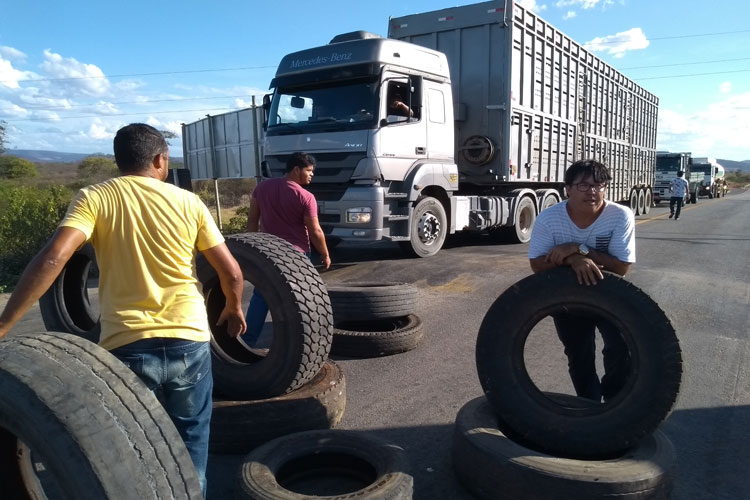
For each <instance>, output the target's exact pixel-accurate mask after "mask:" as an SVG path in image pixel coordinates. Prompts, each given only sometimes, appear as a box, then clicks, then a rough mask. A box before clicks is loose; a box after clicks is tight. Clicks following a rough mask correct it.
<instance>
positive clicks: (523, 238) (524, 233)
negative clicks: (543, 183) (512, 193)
mask: <svg viewBox="0 0 750 500" xmlns="http://www.w3.org/2000/svg"><path fill="white" fill-rule="evenodd" d="M534 222H536V206H535V205H534V201H533V200H532V199H531V198H529V197H528V196H524V197H523V198H521V199H520V200H518V205H516V211H515V213H514V220H513V230H514V232H513V234H512V236H513V239H514V241H515V242H516V243H528V242H529V240H530V239H531V230H532V228H533V227H534Z"/></svg>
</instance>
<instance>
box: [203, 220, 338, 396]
mask: <svg viewBox="0 0 750 500" xmlns="http://www.w3.org/2000/svg"><path fill="white" fill-rule="evenodd" d="M226 243H227V247H229V251H230V252H231V253H232V255H233V256H234V258H235V259H237V262H238V263H239V264H240V268H241V269H242V274H243V276H244V278H245V280H246V281H249V282H250V283H252V284H253V285H254V286H255V287H256V288H257V289H258V291H259V292H260V293H261V295H262V296H263V298H264V299H266V303H268V308H269V311H270V312H271V317H272V318H273V341H272V343H271V347H270V349H269V351H268V353H267V355H265V356H259V355H257V354H255V353H254V352H253V351H252V350H250V349H248V348H246V347H245V346H244V344H242V343H241V342H240V341H239V340H237V339H234V338H231V337H229V336H228V335H227V332H226V325H217V324H216V321H217V320H218V319H219V315H220V314H221V311H222V309H223V308H224V305H225V303H226V299H225V297H224V293H223V292H222V291H221V286H220V283H219V279H218V277H217V275H216V271H214V269H213V268H212V267H211V266H210V265H209V264H208V262H207V261H206V260H205V258H202V257H201V258H200V259H198V261H197V269H198V278H199V279H200V281H201V283H203V294H204V296H205V297H206V311H207V313H208V323H209V326H210V328H211V337H212V339H211V351H212V353H211V355H212V359H213V373H214V387H215V389H216V391H217V392H218V393H221V394H223V395H224V396H226V397H228V398H230V399H234V400H250V399H264V398H271V397H274V396H279V395H281V394H284V393H286V392H289V391H293V390H294V389H296V388H298V387H301V386H302V385H304V384H306V383H307V382H309V381H310V380H312V378H313V377H315V375H316V374H317V373H318V371H320V368H321V367H322V366H323V363H324V362H325V360H326V359H327V358H328V353H329V351H330V349H331V338H332V336H333V315H332V314H331V303H330V301H329V299H328V292H327V291H326V287H325V284H324V283H323V281H322V280H321V279H320V275H319V274H318V271H316V270H315V268H314V267H313V265H312V263H311V262H310V261H309V260H308V259H307V258H306V257H305V256H304V255H303V254H302V253H301V252H300V251H299V250H297V249H296V248H295V247H294V246H292V245H291V244H290V243H288V242H287V241H286V240H283V239H281V238H278V237H276V236H273V235H271V234H267V233H247V234H235V235H231V236H228V237H227V238H226Z"/></svg>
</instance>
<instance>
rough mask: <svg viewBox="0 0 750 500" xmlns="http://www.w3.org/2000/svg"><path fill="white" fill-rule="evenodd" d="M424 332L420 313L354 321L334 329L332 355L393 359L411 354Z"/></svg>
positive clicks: (338, 325) (341, 324)
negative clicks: (401, 354)
mask: <svg viewBox="0 0 750 500" xmlns="http://www.w3.org/2000/svg"><path fill="white" fill-rule="evenodd" d="M423 333H424V327H423V326H422V319H421V318H420V317H419V316H417V315H416V314H410V315H408V316H401V317H399V318H390V319H380V320H371V321H350V322H343V323H340V324H337V325H336V328H334V329H333V345H331V354H335V355H337V356H348V357H352V358H370V357H373V358H374V357H378V356H389V355H391V354H398V353H401V352H406V351H411V350H412V349H414V348H415V347H417V346H418V345H419V342H420V341H421V340H422V336H423Z"/></svg>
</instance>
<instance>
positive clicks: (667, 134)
mask: <svg viewBox="0 0 750 500" xmlns="http://www.w3.org/2000/svg"><path fill="white" fill-rule="evenodd" d="M749 136H750V92H745V93H744V94H740V95H736V96H731V97H727V98H726V99H724V100H722V101H718V102H715V103H712V104H710V105H709V106H708V107H707V108H705V109H703V110H700V111H696V112H693V113H680V112H679V111H674V110H670V109H660V110H659V123H658V135H657V140H658V144H657V149H658V150H665V151H691V152H693V154H694V155H695V156H712V157H715V158H725V159H727V160H736V161H743V160H747V159H750V146H748V142H747V137H749Z"/></svg>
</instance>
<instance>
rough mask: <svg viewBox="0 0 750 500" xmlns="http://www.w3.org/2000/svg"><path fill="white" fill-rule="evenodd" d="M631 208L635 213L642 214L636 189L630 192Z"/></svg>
mask: <svg viewBox="0 0 750 500" xmlns="http://www.w3.org/2000/svg"><path fill="white" fill-rule="evenodd" d="M630 210H632V211H633V214H635V215H641V214H640V213H639V212H638V191H637V190H635V189H633V190H632V191H631V192H630Z"/></svg>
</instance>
